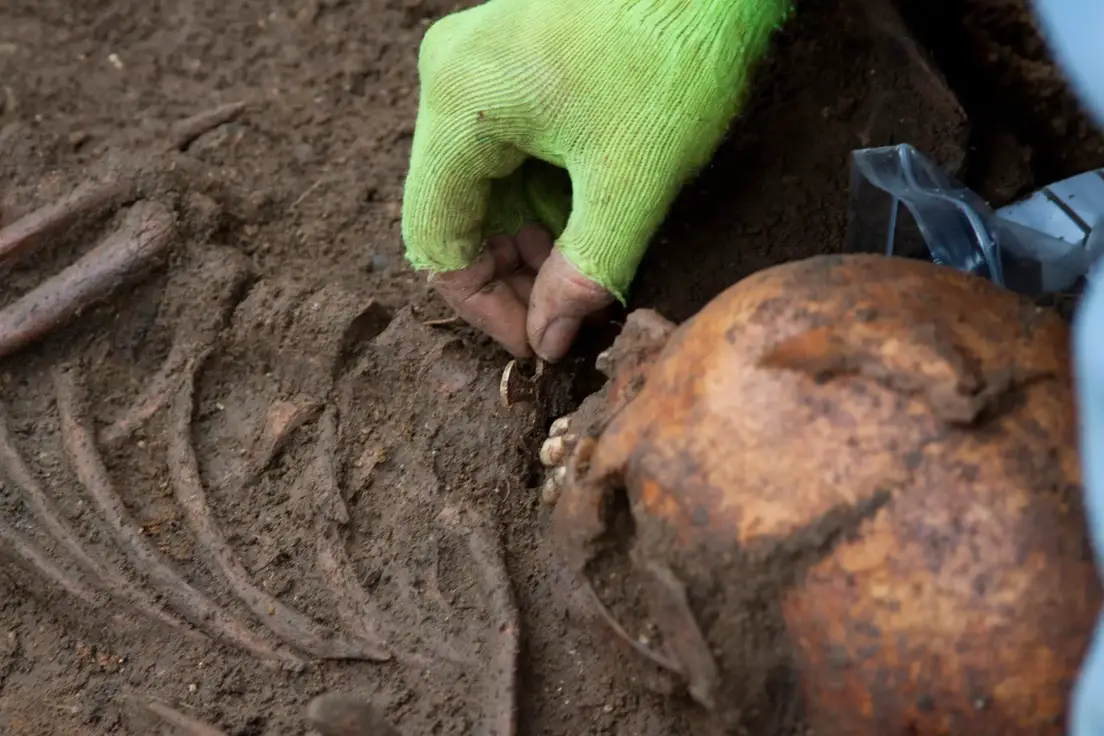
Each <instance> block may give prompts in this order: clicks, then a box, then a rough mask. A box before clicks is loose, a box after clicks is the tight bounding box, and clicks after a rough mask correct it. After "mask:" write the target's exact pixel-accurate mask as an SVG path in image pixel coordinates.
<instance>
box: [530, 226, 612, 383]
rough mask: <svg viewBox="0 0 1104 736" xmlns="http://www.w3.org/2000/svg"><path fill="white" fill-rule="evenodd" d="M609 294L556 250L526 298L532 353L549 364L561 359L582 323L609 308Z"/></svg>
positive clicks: (610, 294) (610, 299)
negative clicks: (527, 301) (590, 316)
mask: <svg viewBox="0 0 1104 736" xmlns="http://www.w3.org/2000/svg"><path fill="white" fill-rule="evenodd" d="M613 300H614V296H613V294H612V293H610V292H609V291H607V290H606V288H605V287H603V286H602V285H600V284H598V283H597V282H595V281H592V280H590V279H589V278H587V277H586V276H584V275H583V274H582V272H581V271H580V270H579V269H578V268H576V267H575V266H573V265H572V264H571V263H570V262H569V261H568V260H567V257H566V256H565V255H564V254H563V252H562V251H561V250H559V249H558V248H557V249H555V250H553V251H552V253H551V255H549V256H548V259H547V260H546V261H545V262H544V264H543V265H542V266H541V268H540V271H538V272H537V279H536V282H535V283H534V284H533V292H532V296H531V297H530V299H529V313H528V316H527V325H526V326H527V330H528V333H529V344H530V345H531V346H532V348H533V352H535V353H536V354H537V355H539V356H540V357H541V358H543V359H544V360H547V361H548V362H550V363H552V362H555V361H557V360H560V359H561V358H563V357H564V356H565V355H566V354H567V351H568V350H570V349H571V344H572V343H573V342H574V341H575V336H576V335H578V334H579V328H580V327H582V324H583V320H584V319H585V318H586V317H587V316H588V315H590V314H593V313H594V312H597V311H598V310H600V309H602V308H604V307H607V306H609V305H610V304H611V303H612V302H613Z"/></svg>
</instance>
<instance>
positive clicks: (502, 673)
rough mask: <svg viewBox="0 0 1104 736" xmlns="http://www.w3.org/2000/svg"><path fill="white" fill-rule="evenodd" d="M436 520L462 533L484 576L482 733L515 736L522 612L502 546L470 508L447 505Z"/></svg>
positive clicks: (476, 513) (480, 515)
mask: <svg viewBox="0 0 1104 736" xmlns="http://www.w3.org/2000/svg"><path fill="white" fill-rule="evenodd" d="M438 519H439V520H440V521H441V522H442V523H443V524H444V525H445V526H446V527H448V528H449V529H452V530H453V531H455V532H458V533H462V534H465V535H466V536H467V538H468V549H469V550H470V551H471V555H472V559H474V560H475V564H476V567H478V568H479V570H480V572H481V573H482V576H483V587H484V589H485V592H486V594H487V598H488V601H489V608H490V613H491V619H490V621H489V622H488V623H489V626H488V628H489V630H490V631H491V632H492V633H493V634H494V638H495V639H497V641H496V642H495V643H494V645H493V650H494V656H493V659H492V661H491V663H490V667H491V672H490V676H491V685H490V688H489V689H490V691H491V702H490V704H489V706H488V707H487V713H486V718H487V727H486V730H485V733H487V734H491V736H514V734H516V733H517V663H518V655H519V652H520V650H521V638H520V637H521V614H520V613H519V612H518V607H517V603H516V602H515V601H514V594H513V588H512V586H511V585H510V576H509V574H508V573H507V572H506V563H505V562H504V560H503V554H502V545H501V544H500V543H499V541H498V539H497V537H496V535H495V533H494V532H493V531H492V530H491V526H490V524H489V523H488V521H487V520H486V519H485V518H484V517H483V515H482V514H481V513H479V512H477V511H476V510H475V509H471V508H459V507H455V506H448V507H446V508H445V509H444V510H442V511H441V513H440V515H439V516H438Z"/></svg>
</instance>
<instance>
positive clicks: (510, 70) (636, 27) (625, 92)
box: [402, 0, 792, 303]
mask: <svg viewBox="0 0 1104 736" xmlns="http://www.w3.org/2000/svg"><path fill="white" fill-rule="evenodd" d="M791 4H792V2H791V0H488V2H486V3H484V4H483V5H480V6H477V7H475V8H471V9H469V10H464V11H461V12H458V13H454V14H452V15H449V16H447V17H445V18H442V19H441V20H439V21H438V22H436V23H435V24H433V25H432V26H431V27H430V28H429V30H428V31H427V32H426V35H425V39H424V41H423V42H422V47H421V52H420V57H419V74H420V78H421V85H422V87H421V99H420V106H419V110H418V118H417V124H416V127H415V133H414V140H413V149H412V151H411V159H410V172H409V175H408V178H407V181H406V191H405V196H404V205H403V218H402V234H403V239H404V240H405V242H406V249H407V257H408V259H409V260H410V262H411V264H412V265H413V266H414V267H415V268H417V269H419V270H428V271H430V272H433V273H442V272H448V271H456V270H459V269H463V268H466V267H467V266H469V265H470V264H472V263H473V262H474V261H475V260H476V258H477V257H478V256H479V255H480V253H481V251H482V248H483V243H484V239H485V238H486V237H488V236H490V235H493V234H495V233H499V232H506V233H510V234H513V233H515V232H517V229H518V228H519V227H520V226H521V224H522V223H523V222H525V221H526V220H532V221H537V222H541V223H543V224H544V225H545V226H546V227H547V228H548V229H549V230H550V231H551V232H552V235H553V237H554V238H555V239H556V247H557V248H558V249H559V250H560V251H561V253H562V254H563V256H564V257H565V258H566V259H567V261H568V262H570V263H571V264H572V265H574V266H575V267H576V268H577V269H578V270H579V271H580V272H581V273H582V274H583V275H584V276H587V277H588V278H590V279H592V280H593V281H595V282H597V283H598V284H600V285H602V286H603V287H605V288H606V289H608V290H609V291H610V292H611V293H612V294H613V295H614V296H616V297H617V298H618V300H620V301H621V302H622V303H623V302H624V300H625V295H626V292H627V291H628V288H629V284H630V283H631V281H632V279H633V275H634V274H635V272H636V269H637V266H638V265H639V263H640V260H641V258H642V257H643V255H644V250H645V248H646V247H647V245H648V242H649V240H650V239H651V237H652V235H653V234H654V232H655V230H656V229H657V228H658V226H659V224H660V223H661V222H662V220H663V218H664V216H665V215H666V213H667V210H668V208H669V207H670V205H671V202H672V201H673V200H674V198H675V196H676V195H677V194H678V191H679V189H680V188H681V187H682V185H683V184H684V183H685V182H686V181H687V180H688V179H689V178H691V177H692V176H693V175H694V174H695V173H696V172H697V171H698V170H699V169H700V168H701V167H702V166H704V165H705V164H706V163H707V162H708V160H709V158H710V157H711V156H712V155H713V152H714V151H715V150H716V147H717V145H718V144H719V143H720V140H721V138H722V136H723V135H724V133H725V130H726V129H727V127H728V125H729V123H730V122H731V120H732V118H733V116H734V115H735V113H736V112H737V109H738V106H739V104H740V102H741V99H742V97H743V93H744V92H745V90H746V88H747V86H748V81H749V77H750V72H751V69H752V66H753V64H754V63H755V62H757V61H758V60H759V59H760V58H761V57H762V55H763V54H764V52H765V50H766V48H767V43H768V40H769V37H770V34H771V31H772V29H773V28H774V27H776V26H777V25H778V24H780V23H781V22H782V21H783V20H784V18H785V16H786V14H787V10H788V9H789V7H790V6H791ZM532 158H535V159H539V160H540V161H536V162H532V161H530V162H529V163H526V160H527V159H532ZM543 162H547V163H548V164H554V166H549V165H547V164H545V163H543ZM523 163H524V164H526V165H524V166H523V165H522V164H523ZM556 167H561V168H556ZM563 169H566V170H567V172H568V173H569V174H570V179H568V177H567V175H565V174H564V172H563Z"/></svg>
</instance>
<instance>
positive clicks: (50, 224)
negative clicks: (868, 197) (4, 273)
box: [0, 180, 133, 263]
mask: <svg viewBox="0 0 1104 736" xmlns="http://www.w3.org/2000/svg"><path fill="white" fill-rule="evenodd" d="M132 192H133V187H132V186H131V185H130V184H129V183H124V182H122V181H118V180H111V181H104V182H90V183H87V184H84V185H83V186H80V187H78V188H77V189H76V190H75V191H73V192H72V193H71V194H70V195H69V196H67V197H65V198H63V199H62V200H61V201H58V202H54V203H52V204H48V205H46V206H45V207H41V208H39V209H37V210H35V211H34V212H31V213H29V214H27V215H24V216H23V217H21V218H19V219H18V220H16V221H15V222H13V223H11V224H10V225H8V226H7V227H4V228H3V229H0V263H3V262H5V261H9V260H12V259H14V258H18V257H19V256H21V255H23V254H24V253H25V252H26V251H27V250H28V249H29V248H30V247H31V246H33V245H35V244H36V243H38V242H40V241H41V240H42V239H43V238H48V237H51V236H54V235H57V234H58V233H61V232H62V231H64V230H65V229H66V228H68V227H69V226H70V225H72V224H73V223H74V222H76V221H77V220H79V219H81V218H82V217H84V216H86V215H91V214H94V213H96V212H100V211H102V210H105V209H107V208H108V207H111V206H114V205H117V204H119V203H120V202H122V201H124V200H126V199H127V198H128V197H130V196H131V194H132Z"/></svg>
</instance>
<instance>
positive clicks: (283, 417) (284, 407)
mask: <svg viewBox="0 0 1104 736" xmlns="http://www.w3.org/2000/svg"><path fill="white" fill-rule="evenodd" d="M321 410H322V404H320V403H318V402H317V401H315V400H313V399H310V398H306V397H303V398H297V399H294V400H292V401H282V400H279V401H274V402H272V406H270V407H269V408H268V413H267V414H266V415H265V423H264V427H263V428H262V429H261V434H260V436H258V437H257V441H256V442H255V443H254V445H253V451H252V453H251V454H252V457H253V466H254V468H256V472H257V473H262V472H264V471H265V470H266V469H267V468H268V466H269V464H271V463H272V461H273V459H275V457H276V456H277V455H279V454H280V452H281V451H282V450H283V449H284V446H285V445H287V441H288V439H290V438H291V435H292V433H293V432H295V430H297V429H299V428H300V427H302V426H303V425H304V424H306V423H307V422H309V421H310V420H312V419H314V418H315V417H316V416H318V413H319V412H320V411H321Z"/></svg>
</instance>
